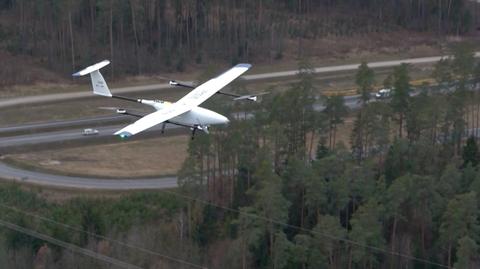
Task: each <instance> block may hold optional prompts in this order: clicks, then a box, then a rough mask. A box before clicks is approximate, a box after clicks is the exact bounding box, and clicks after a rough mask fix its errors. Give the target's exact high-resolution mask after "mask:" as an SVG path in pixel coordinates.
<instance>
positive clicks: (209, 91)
mask: <svg viewBox="0 0 480 269" xmlns="http://www.w3.org/2000/svg"><path fill="white" fill-rule="evenodd" d="M251 66H252V65H250V64H237V65H235V66H234V67H232V68H231V69H229V70H228V71H226V72H225V73H223V74H221V75H219V76H218V77H216V78H212V79H211V80H209V81H207V82H205V83H203V84H202V85H200V86H198V87H196V88H195V89H194V90H193V91H191V92H190V93H188V94H187V95H185V96H184V97H183V98H182V99H180V100H178V101H177V102H176V104H182V105H184V106H186V107H196V106H198V105H200V104H201V103H203V102H205V101H206V100H207V99H208V98H210V97H211V96H212V95H214V94H215V93H217V92H218V91H219V90H221V89H222V88H223V87H225V86H227V85H228V84H229V83H230V82H232V81H233V80H234V79H236V78H238V77H239V76H241V75H242V74H243V73H245V72H246V71H247V70H248V69H249V68H250V67H251Z"/></svg>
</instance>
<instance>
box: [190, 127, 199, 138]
mask: <svg viewBox="0 0 480 269" xmlns="http://www.w3.org/2000/svg"><path fill="white" fill-rule="evenodd" d="M191 129H192V137H191V139H192V140H193V139H194V138H195V132H196V131H197V129H198V126H193V127H192V128H191Z"/></svg>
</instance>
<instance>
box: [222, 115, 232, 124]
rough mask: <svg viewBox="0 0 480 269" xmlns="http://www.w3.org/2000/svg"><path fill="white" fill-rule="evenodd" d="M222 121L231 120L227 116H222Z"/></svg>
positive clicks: (227, 121)
mask: <svg viewBox="0 0 480 269" xmlns="http://www.w3.org/2000/svg"><path fill="white" fill-rule="evenodd" d="M222 122H223V123H229V122H230V120H229V119H228V118H227V117H225V116H222Z"/></svg>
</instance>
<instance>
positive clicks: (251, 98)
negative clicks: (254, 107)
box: [233, 92, 269, 102]
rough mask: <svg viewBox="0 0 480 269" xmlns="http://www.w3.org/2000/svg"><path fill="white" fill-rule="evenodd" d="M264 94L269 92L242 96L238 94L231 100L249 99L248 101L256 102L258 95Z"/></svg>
mask: <svg viewBox="0 0 480 269" xmlns="http://www.w3.org/2000/svg"><path fill="white" fill-rule="evenodd" d="M265 94H269V92H261V93H257V94H250V95H243V96H239V97H237V98H233V101H238V100H250V101H253V102H256V101H257V99H258V97H259V96H262V95H265Z"/></svg>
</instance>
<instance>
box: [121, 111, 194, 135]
mask: <svg viewBox="0 0 480 269" xmlns="http://www.w3.org/2000/svg"><path fill="white" fill-rule="evenodd" d="M190 109H192V107H189V106H184V105H181V104H178V103H174V104H172V105H170V106H168V107H165V108H163V109H161V110H158V111H155V112H153V113H150V114H148V115H146V116H144V117H143V118H141V119H139V120H137V121H136V122H134V123H132V124H130V125H128V126H127V127H125V128H123V129H121V130H119V131H117V132H116V133H115V135H119V136H120V137H121V138H127V137H129V136H132V135H134V134H138V133H140V132H141V131H144V130H146V129H148V128H151V127H153V126H155V125H157V124H160V123H162V122H165V121H167V120H169V119H171V118H174V117H176V116H179V115H181V114H183V113H185V112H187V111H190Z"/></svg>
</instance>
